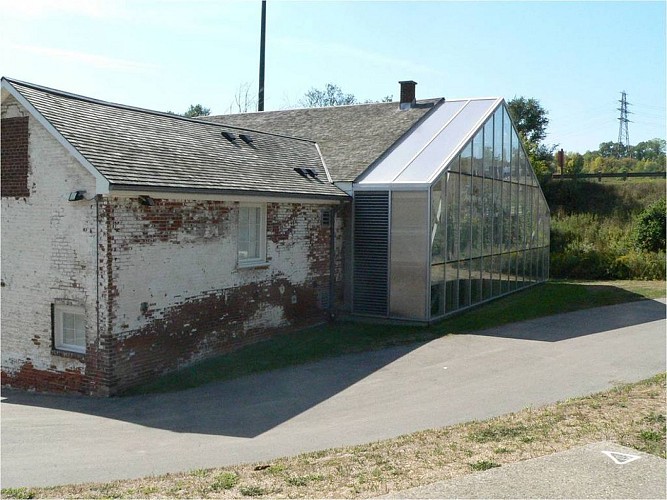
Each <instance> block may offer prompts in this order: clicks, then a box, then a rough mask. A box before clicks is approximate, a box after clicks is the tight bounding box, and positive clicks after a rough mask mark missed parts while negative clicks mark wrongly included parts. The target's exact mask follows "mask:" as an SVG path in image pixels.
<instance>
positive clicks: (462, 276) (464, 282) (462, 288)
mask: <svg viewBox="0 0 667 500" xmlns="http://www.w3.org/2000/svg"><path fill="white" fill-rule="evenodd" d="M469 305H470V260H461V261H459V307H468V306H469Z"/></svg>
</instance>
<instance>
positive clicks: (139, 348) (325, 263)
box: [87, 198, 330, 394]
mask: <svg viewBox="0 0 667 500" xmlns="http://www.w3.org/2000/svg"><path fill="white" fill-rule="evenodd" d="M238 206H239V205H238V203H233V202H223V201H210V200H208V201H193V200H185V201H180V200H161V199H156V200H155V204H154V205H152V206H147V205H141V204H140V203H138V201H137V200H136V199H132V200H129V199H122V198H111V199H107V200H104V202H103V203H102V204H101V205H100V215H101V218H102V219H104V222H103V223H102V224H104V227H105V228H106V229H105V231H104V233H105V235H104V237H102V238H101V239H100V240H101V242H100V248H99V250H100V254H101V256H103V258H101V259H100V266H101V267H100V276H101V277H102V281H103V282H104V288H105V290H104V291H103V297H102V302H103V303H106V307H105V308H104V309H103V310H102V313H101V327H100V342H104V343H105V345H107V346H108V347H105V349H104V352H105V354H104V356H106V358H104V359H103V358H102V357H99V356H98V357H97V358H96V362H99V364H100V367H99V369H97V370H96V371H97V377H98V379H97V380H94V381H91V383H92V384H95V383H101V384H103V385H105V386H106V387H107V388H108V390H109V393H110V394H114V393H118V392H122V391H123V390H124V389H126V388H128V387H131V386H132V385H136V384H138V383H143V382H147V381H149V380H152V379H154V378H155V377H156V376H159V375H161V374H163V373H166V372H169V371H173V370H175V369H178V368H181V367H183V366H186V365H188V364H190V363H192V362H195V361H198V360H202V359H205V358H207V357H210V356H214V355H218V354H224V353H228V352H231V351H233V350H236V349H238V348H240V347H243V346H245V345H248V344H251V343H254V342H257V341H260V340H264V339H268V338H270V337H272V336H274V335H276V334H280V333H283V332H286V331H293V330H295V329H298V328H303V327H306V326H310V325H313V324H317V323H321V322H323V321H326V319H327V311H326V310H325V309H324V308H323V307H322V304H321V297H322V296H323V295H324V293H325V292H328V287H329V252H330V247H329V243H330V240H329V238H330V230H329V228H328V227H325V226H322V224H321V223H320V211H321V210H322V208H326V206H324V207H323V206H322V205H318V204H317V203H308V204H301V203H267V207H266V212H267V242H269V243H268V244H269V245H270V247H271V250H270V251H269V253H268V255H267V259H268V263H267V265H266V266H264V267H260V268H259V269H251V270H239V269H237V268H236V267H235V266H231V265H230V266H220V265H219V263H218V262H217V261H215V260H213V261H207V262H203V263H202V262H199V261H195V260H194V258H193V260H192V261H189V260H187V259H186V260H183V259H181V260H180V261H179V262H181V265H185V266H192V274H193V275H197V273H198V272H199V270H200V269H201V268H202V266H203V267H206V266H210V268H211V270H212V272H215V271H217V270H218V269H221V268H223V267H224V270H225V271H224V273H223V274H224V276H225V279H226V280H227V283H226V284H223V283H220V284H219V285H218V287H217V288H215V287H213V288H211V287H210V286H209V285H210V283H209V284H204V283H202V284H201V285H196V284H194V285H193V283H192V282H190V283H188V284H187V285H186V284H183V285H181V284H179V282H178V280H174V281H173V282H172V281H170V287H171V289H170V290H168V291H169V293H170V294H175V295H177V296H178V299H177V300H172V301H171V302H170V303H168V304H167V305H165V304H164V299H163V296H164V292H162V293H157V295H156V296H155V297H154V298H153V299H150V298H148V299H147V295H148V292H147V291H148V290H149V289H150V290H151V293H156V292H155V289H156V288H159V287H158V286H154V285H155V282H151V280H152V279H153V273H150V272H147V274H146V282H145V287H144V283H143V282H142V283H140V284H139V285H138V287H137V286H136V285H132V286H130V285H129V283H128V282H127V281H123V276H124V275H125V276H127V274H128V270H130V269H134V270H135V271H136V272H137V273H142V272H144V269H141V267H138V266H139V264H138V261H137V259H138V258H140V257H141V256H144V255H146V252H150V249H153V248H160V249H161V250H160V251H161V252H162V253H160V254H159V255H160V256H162V258H164V259H165V267H164V268H160V264H159V263H158V262H156V261H155V260H152V261H151V262H150V263H149V262H146V265H150V266H153V268H154V269H159V270H160V271H159V272H160V273H161V274H163V275H164V276H168V275H169V274H170V272H172V271H173V269H172V268H170V267H168V266H173V263H172V262H173V260H172V259H173V257H174V255H176V254H179V253H180V255H186V256H187V255H189V252H191V251H192V250H188V249H191V248H192V245H197V246H199V245H205V244H208V245H211V244H212V245H214V246H217V245H218V244H219V245H220V252H222V251H223V247H224V248H227V249H228V250H229V246H230V242H235V241H236V237H237V231H236V227H237V226H236V224H237V223H236V220H237V214H238ZM225 242H226V243H225ZM304 242H305V243H306V245H305V246H304ZM225 245H226V246H225ZM232 246H233V247H234V248H235V243H233V244H232ZM303 249H305V250H303ZM295 252H296V253H295ZM302 252H303V253H302ZM152 255H153V256H154V258H155V255H156V254H152ZM285 256H289V257H290V258H292V257H293V263H294V265H295V266H299V267H300V268H301V269H300V273H299V276H300V278H299V280H297V281H294V280H293V279H292V278H290V277H288V276H287V274H284V273H286V272H287V271H288V270H286V269H285V268H284V266H285V264H284V263H282V264H280V265H278V263H277V262H275V260H276V259H277V260H282V259H284V258H285ZM278 257H279V258H278ZM141 258H143V257H141ZM154 258H153V259H154ZM272 259H274V261H272ZM281 266H282V267H281ZM188 268H189V267H188ZM198 268H199V269H198ZM188 277H191V276H188ZM304 277H305V279H304ZM204 281H206V280H204ZM162 286H164V283H162ZM179 286H182V287H183V288H182V290H181V289H179V288H178V287H179ZM197 286H199V288H197ZM128 294H129V295H128ZM133 294H134V295H133ZM128 297H129V300H128ZM144 302H145V307H144V308H143V312H140V307H139V306H140V304H143V303H144ZM123 304H125V305H123ZM128 307H129V308H130V312H129V313H128V311H127V310H125V309H127V308H128ZM276 311H279V313H276V314H279V321H278V324H274V323H272V321H271V319H266V320H265V319H264V318H265V315H266V316H267V317H268V318H271V317H272V313H275V312H276ZM138 315H140V316H141V319H140V320H139V321H136V320H137V316H138ZM123 318H125V319H123ZM258 318H259V320H258ZM126 323H127V324H126ZM137 324H139V325H140V326H136V325H137ZM87 358H88V355H87ZM92 361H93V360H90V361H88V365H87V372H90V375H92V374H93V367H92V366H90V365H91V364H92V363H91V362H92Z"/></svg>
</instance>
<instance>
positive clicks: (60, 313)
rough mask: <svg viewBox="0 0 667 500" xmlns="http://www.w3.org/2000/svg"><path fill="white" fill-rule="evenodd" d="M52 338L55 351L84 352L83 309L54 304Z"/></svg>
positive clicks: (84, 329)
mask: <svg viewBox="0 0 667 500" xmlns="http://www.w3.org/2000/svg"><path fill="white" fill-rule="evenodd" d="M53 336H54V344H55V348H56V349H61V350H63V351H74V352H80V353H85V352H86V314H85V311H84V309H83V307H77V306H66V305H60V304H55V306H54V314H53Z"/></svg>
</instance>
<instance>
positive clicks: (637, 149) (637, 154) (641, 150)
mask: <svg viewBox="0 0 667 500" xmlns="http://www.w3.org/2000/svg"><path fill="white" fill-rule="evenodd" d="M665 144H666V143H665V140H664V139H658V138H655V139H650V140H648V141H642V142H640V143H639V144H637V145H636V146H632V147H631V151H632V157H633V158H636V159H637V160H656V161H659V160H660V159H664V158H665Z"/></svg>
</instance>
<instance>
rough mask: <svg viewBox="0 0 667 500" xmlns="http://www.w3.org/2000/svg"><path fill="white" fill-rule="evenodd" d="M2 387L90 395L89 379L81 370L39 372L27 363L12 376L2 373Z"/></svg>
mask: <svg viewBox="0 0 667 500" xmlns="http://www.w3.org/2000/svg"><path fill="white" fill-rule="evenodd" d="M2 385H3V386H5V387H14V388H16V389H38V390H40V391H47V392H79V393H84V394H85V393H88V383H87V377H86V376H85V375H83V373H81V371H80V370H66V371H55V370H38V369H36V368H35V367H34V366H33V364H32V363H31V362H30V361H27V362H26V363H25V364H24V365H23V366H22V367H21V369H20V370H19V371H17V372H14V373H12V374H8V373H5V371H4V370H3V371H2Z"/></svg>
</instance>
